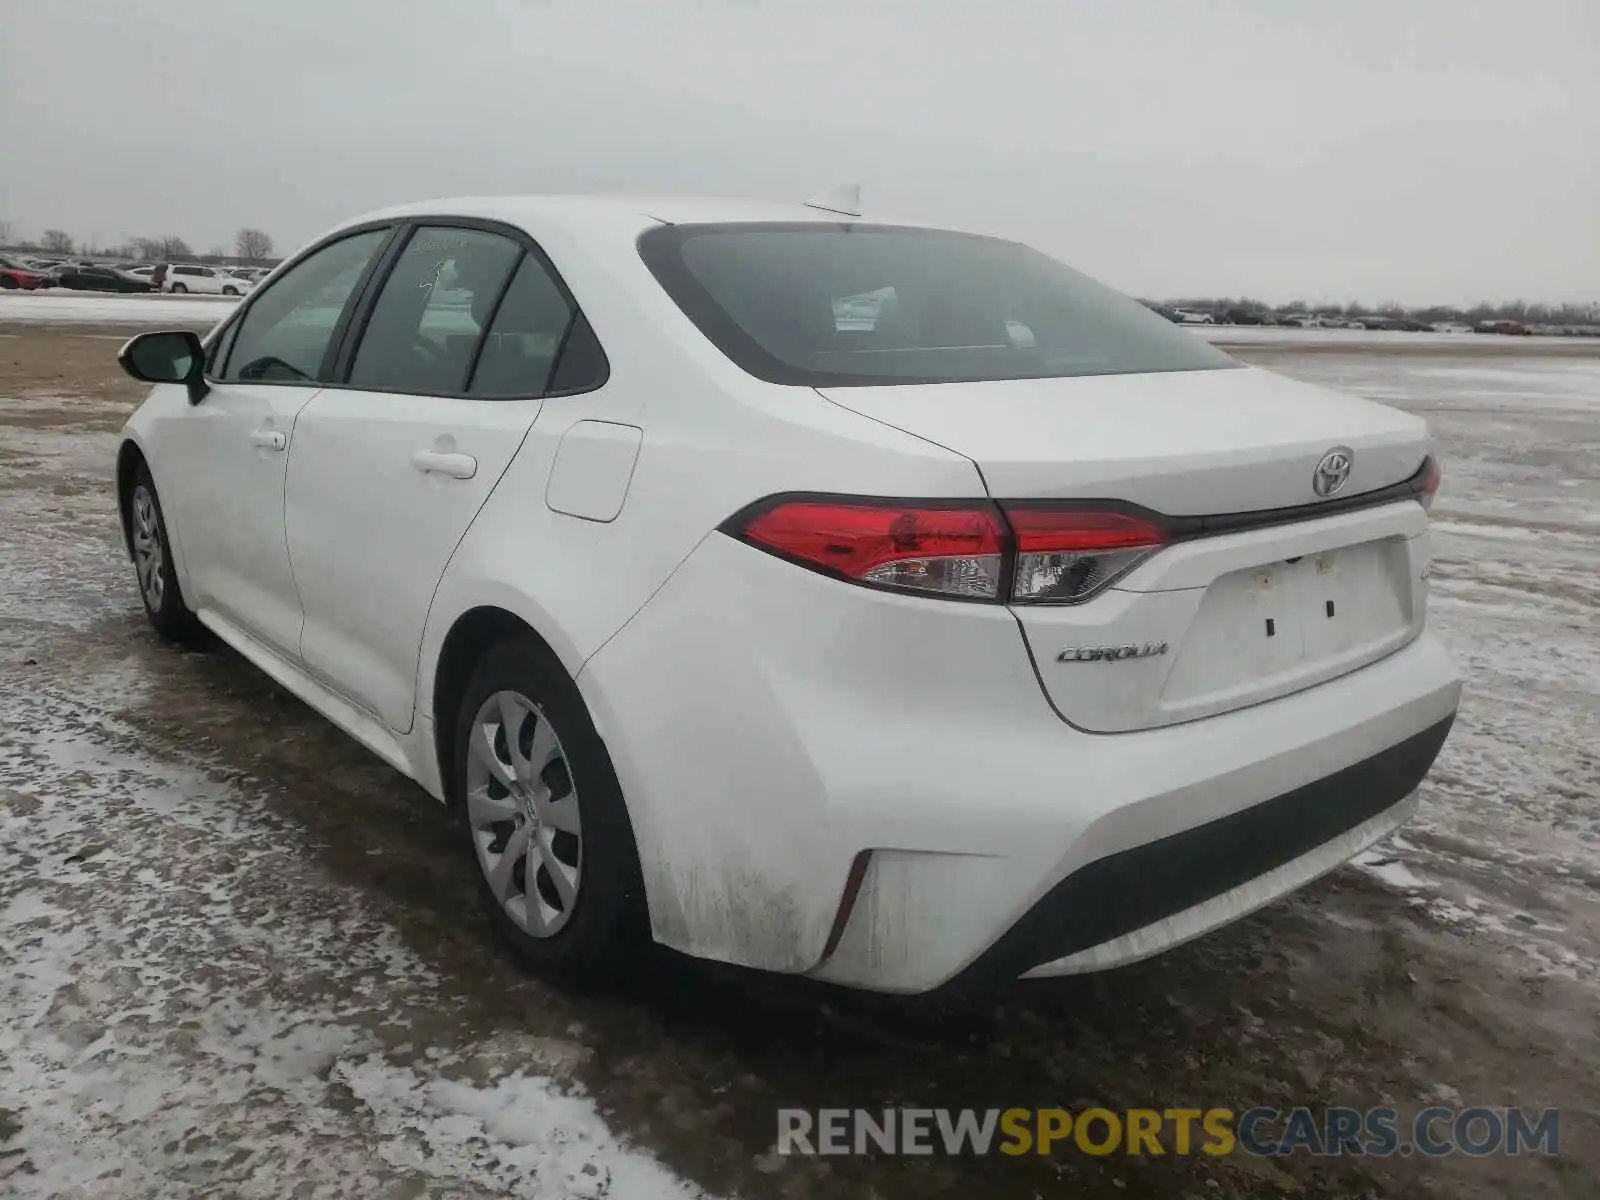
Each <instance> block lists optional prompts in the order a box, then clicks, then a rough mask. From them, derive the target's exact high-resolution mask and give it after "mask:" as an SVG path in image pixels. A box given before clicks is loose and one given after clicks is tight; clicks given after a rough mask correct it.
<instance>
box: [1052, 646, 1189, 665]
mask: <svg viewBox="0 0 1600 1200" xmlns="http://www.w3.org/2000/svg"><path fill="white" fill-rule="evenodd" d="M1166 652H1167V644H1166V643H1165V642H1143V643H1140V644H1138V645H1131V646H1068V647H1067V648H1066V649H1065V650H1063V651H1062V652H1061V653H1060V654H1058V655H1056V661H1057V662H1123V661H1125V660H1127V659H1130V658H1154V657H1155V656H1156V655H1158V654H1165V653H1166Z"/></svg>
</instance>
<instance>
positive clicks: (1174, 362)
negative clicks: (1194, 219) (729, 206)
mask: <svg viewBox="0 0 1600 1200" xmlns="http://www.w3.org/2000/svg"><path fill="white" fill-rule="evenodd" d="M639 251H640V254H641V255H642V256H643V258H644V261H645V264H646V265H647V266H648V267H649V268H650V270H651V272H652V274H654V275H655V277H656V279H657V280H658V281H659V282H660V283H661V285H662V287H663V288H664V289H665V290H666V291H667V293H668V294H669V295H670V296H671V297H672V298H673V300H674V301H676V302H677V304H678V306H679V307H680V308H682V309H683V310H684V312H685V313H686V314H687V315H688V316H689V318H690V319H691V320H693V321H694V322H695V324H696V325H698V326H699V328H700V330H701V332H703V333H704V334H705V335H706V336H707V337H708V338H710V339H711V341H712V342H713V343H714V344H715V345H716V346H717V347H718V348H719V349H720V350H721V351H722V352H723V353H724V354H726V355H727V356H728V357H729V358H730V359H732V360H733V361H734V362H735V363H737V364H738V365H739V366H740V367H742V368H743V369H744V370H746V371H748V372H749V373H750V374H752V375H755V376H757V377H759V378H761V379H766V380H770V381H772V382H774V383H787V384H802V385H809V386H834V387H841V386H853V385H868V384H895V383H954V382H964V381H976V380H990V379H1040V378H1045V379H1049V378H1064V377H1068V376H1075V375H1120V374H1133V373H1145V372H1156V371H1194V370H1205V369H1212V368H1219V367H1233V366H1238V365H1239V364H1238V363H1236V362H1235V361H1234V360H1233V359H1232V358H1229V357H1228V356H1227V355H1226V354H1224V353H1222V351H1220V350H1217V349H1216V348H1214V347H1213V346H1211V345H1209V344H1207V343H1206V342H1203V341H1201V340H1200V339H1199V338H1197V337H1195V336H1194V335H1193V334H1190V333H1186V332H1184V331H1183V330H1181V329H1178V328H1176V327H1175V326H1173V325H1172V324H1171V323H1170V322H1168V321H1167V320H1165V319H1164V318H1162V317H1160V316H1159V315H1157V314H1155V313H1152V312H1151V311H1150V310H1149V309H1147V308H1145V307H1144V305H1142V304H1139V303H1138V302H1137V301H1135V300H1131V299H1129V298H1128V297H1126V296H1123V295H1121V294H1120V293H1118V292H1116V291H1113V290H1112V289H1111V288H1108V287H1106V286H1105V285H1103V284H1100V283H1096V282H1095V281H1094V280H1092V279H1090V278H1088V277H1087V276H1085V275H1081V274H1079V273H1078V272H1077V271H1074V270H1072V269H1071V268H1070V267H1067V266H1065V265H1063V264H1062V263H1059V262H1057V261H1056V260H1055V259H1052V258H1050V257H1048V256H1046V255H1044V254H1041V253H1040V252H1038V251H1037V250H1033V249H1031V248H1029V247H1027V246H1023V245H1020V244H1019V243H1016V242H1008V241H1003V240H1001V239H998V238H989V237H979V236H976V235H972V234H963V233H951V232H946V231H942V230H934V229H918V228H908V227H901V226H887V225H846V224H837V225H836V224H832V223H822V222H817V223H794V224H777V223H746V224H728V225H663V226H660V227H658V228H655V229H651V230H649V231H648V232H646V233H645V234H643V235H642V236H641V237H640V239H639Z"/></svg>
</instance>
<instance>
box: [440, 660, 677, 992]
mask: <svg viewBox="0 0 1600 1200" xmlns="http://www.w3.org/2000/svg"><path fill="white" fill-rule="evenodd" d="M503 692H516V693H517V694H519V695H521V696H523V697H525V698H526V699H528V700H530V701H532V702H533V704H535V705H536V706H537V707H538V712H537V713H535V714H533V715H532V716H531V717H530V720H533V721H534V722H537V721H539V720H541V719H547V720H548V722H549V725H550V728H551V729H552V730H553V731H554V733H555V735H556V737H557V739H558V740H559V747H560V750H561V753H562V758H561V759H560V760H556V761H564V762H565V764H566V765H565V776H564V778H565V780H567V781H569V784H570V786H569V787H568V792H569V793H570V794H573V795H575V797H576V801H577V807H578V812H579V814H580V818H581V824H582V848H581V860H580V862H581V871H580V874H579V877H578V879H579V883H578V888H577V892H576V897H575V899H574V900H573V902H572V905H571V912H570V915H569V916H568V917H566V918H565V924H564V925H562V926H561V928H560V929H559V931H558V932H555V933H553V934H549V935H548V936H542V937H537V936H532V935H531V934H530V933H528V932H527V931H525V930H524V929H522V928H521V927H519V925H518V924H517V922H516V921H515V920H513V918H512V916H511V914H510V913H509V912H508V911H507V909H506V907H505V906H504V905H503V904H502V902H501V900H500V898H499V897H498V896H497V895H496V894H495V892H494V890H493V888H492V887H491V885H490V883H489V879H488V875H487V868H486V866H485V864H484V862H483V861H482V860H481V859H480V857H479V846H480V842H479V840H478V839H479V836H480V834H479V833H478V832H475V831H474V829H473V823H472V820H471V818H470V816H469V806H468V803H467V788H468V758H469V754H470V753H471V751H470V748H469V740H470V737H471V735H472V733H473V722H474V720H475V718H476V717H477V716H478V713H479V710H480V708H482V707H483V706H484V705H485V703H486V702H487V701H489V699H490V698H491V697H493V696H495V695H496V694H497V693H503ZM454 738H455V741H454V754H453V756H452V760H451V761H452V764H453V767H452V778H451V780H450V790H449V795H450V800H451V802H452V804H453V806H454V807H455V809H456V819H457V825H458V827H459V829H460V835H461V841H462V845H463V849H464V850H465V855H464V857H466V859H467V861H468V863H469V864H470V869H471V870H472V873H473V876H474V878H475V879H476V880H477V884H478V895H479V898H480V900H481V902H482V904H483V907H484V909H485V910H486V911H487V912H488V914H489V917H490V920H491V921H493V922H494V925H495V927H496V928H497V929H498V930H499V931H500V933H501V935H502V936H503V937H504V938H505V939H506V940H507V941H509V942H510V943H511V945H512V947H513V948H514V949H515V950H516V951H517V952H518V954H519V955H520V956H521V957H522V958H523V960H524V961H525V962H527V963H528V964H529V966H531V967H532V968H533V969H534V970H535V971H536V972H537V973H538V974H540V975H542V976H544V977H546V978H549V979H551V980H553V981H556V982H559V983H562V984H566V985H568V986H573V987H580V988H588V987H595V986H600V985H604V984H607V983H610V982H613V981H615V980H617V979H619V978H621V977H622V976H624V975H625V974H626V973H627V971H628V968H629V967H631V966H632V965H634V964H635V963H637V962H638V961H639V959H640V957H641V955H642V952H643V951H644V950H645V949H646V948H647V947H648V944H649V932H648V930H649V922H648V917H647V916H646V909H645V901H644V886H643V881H642V879H641V877H640V872H639V853H638V849H637V848H636V846H635V844H634V838H633V826H632V824H631V822H630V821H629V819H628V810H627V805H626V804H625V802H624V801H623V798H622V788H621V786H620V785H619V784H618V782H617V775H616V771H615V770H614V769H613V768H612V765H611V756H610V755H609V754H608V753H607V752H606V747H605V743H604V742H603V741H602V740H601V738H600V735H599V734H598V733H597V732H596V731H595V727H594V722H593V721H592V720H591V719H590V717H589V711H588V709H587V708H586V707H585V705H584V703H583V698H582V696H581V695H579V692H578V688H577V686H576V685H575V684H574V683H573V682H572V680H571V678H570V677H569V676H568V675H567V673H566V670H565V669H564V668H563V667H562V666H561V663H560V662H559V660H557V659H556V657H555V656H554V654H552V653H551V651H550V650H549V649H548V648H547V647H545V646H544V645H543V644H542V643H540V642H538V641H537V640H535V639H533V638H531V637H528V638H519V639H514V640H511V641H506V642H502V643H500V644H499V645H497V646H495V647H494V648H492V649H491V650H489V651H488V653H486V654H485V655H484V656H483V658H482V659H481V660H480V661H479V663H478V666H477V668H476V669H475V670H474V671H473V672H472V675H471V677H470V678H469V679H468V681H467V686H466V690H465V692H464V693H463V694H462V697H461V703H460V706H459V707H458V709H457V711H456V713H455V727H454ZM555 765H556V763H555V762H554V761H553V762H552V763H551V766H552V767H554V766H555ZM546 774H547V778H548V776H549V772H548V771H547V773H546ZM555 777H556V779H557V780H558V784H557V786H558V787H559V786H560V782H559V781H560V780H562V779H563V776H562V773H561V772H560V771H557V772H555ZM552 791H553V792H554V791H555V789H554V788H553V789H552ZM496 828H497V829H498V830H500V836H502V837H503V836H505V834H506V833H508V832H509V828H510V827H508V826H498V827H496ZM482 836H484V837H488V836H490V835H489V834H488V832H487V831H485V832H484V834H483V835H482ZM533 861H534V860H533V857H532V855H531V852H530V857H529V858H528V860H527V862H528V863H532V862H533ZM526 869H527V868H526V866H524V867H523V875H522V878H523V879H524V880H526ZM539 869H541V868H538V867H535V870H536V871H537V870H539Z"/></svg>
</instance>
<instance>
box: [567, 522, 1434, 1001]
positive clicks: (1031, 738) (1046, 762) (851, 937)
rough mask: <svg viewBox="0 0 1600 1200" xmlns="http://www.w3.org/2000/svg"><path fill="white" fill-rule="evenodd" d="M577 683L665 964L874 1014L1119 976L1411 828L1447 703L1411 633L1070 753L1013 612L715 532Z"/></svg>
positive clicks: (1429, 657)
mask: <svg viewBox="0 0 1600 1200" xmlns="http://www.w3.org/2000/svg"><path fill="white" fill-rule="evenodd" d="M1112 669H1114V668H1112ZM578 682H579V686H580V688H581V689H582V690H583V692H584V695H585V697H586V699H587V700H588V702H589V705H590V708H591V711H592V712H593V713H594V715H595V718H596V722H597V725H599V727H600V731H601V733H602V735H603V736H604V737H605V739H606V743H607V746H608V748H609V749H610V751H611V754H612V759H613V762H614V764H615V766H616V768H617V772H618V776H619V779H620V780H621V782H622V785H623V790H624V794H625V795H626V796H627V799H628V804H629V809H630V813H631V815H632V817H633V821H634V826H635V833H636V837H637V840H638V842H639V847H640V852H641V859H642V866H643V868H644V875H645V885H646V892H647V897H648V901H649V904H650V911H651V920H652V925H653V927H654V930H655V934H656V937H657V939H658V940H659V941H662V942H663V943H665V944H667V945H671V946H674V947H675V948H677V949H680V950H683V951H685V952H687V953H691V954H697V955H701V956H704V957H709V958H715V959H721V960H725V961H731V962H737V963H742V964H745V965H748V966H754V967H762V968H766V969H770V970H779V971H787V972H793V973H807V974H810V975H812V976H814V977H816V978H820V979H825V980H830V981H833V982H837V983H841V984H846V985H850V986H856V987H864V988H870V989H874V990H882V991H894V992H927V991H932V990H936V989H940V988H950V989H957V990H969V989H978V988H982V987H985V986H988V985H989V984H992V983H993V982H995V981H1002V980H1008V979H1014V978H1016V977H1018V976H1020V975H1024V974H1028V973H1052V974H1055V973H1064V972H1072V971H1079V970H1087V969H1098V968H1102V967H1108V966H1113V965H1116V964H1117V963H1120V962H1126V961H1131V960H1133V959H1135V958H1140V957H1144V956H1145V955H1147V954H1150V953H1154V952H1156V951H1157V950H1160V949H1163V948H1165V947H1166V946H1169V945H1173V944H1176V943H1177V942H1180V941H1183V940H1185V939H1187V938H1189V937H1192V936H1195V935H1197V934H1199V933H1202V932H1204V931H1205V930H1206V929H1209V928H1213V927H1215V926H1216V925H1218V924H1221V923H1224V922H1225V921H1227V920H1231V919H1233V918H1234V917H1237V916H1239V915H1242V914H1243V913H1244V912H1246V911H1249V910H1250V909H1251V908H1254V907H1258V906H1259V905H1260V904H1264V903H1267V902H1268V901H1270V900H1271V899H1273V898H1275V897H1276V896H1278V895H1282V894H1283V893H1284V892H1287V891H1289V890H1292V889H1293V888H1294V887H1297V886H1300V884H1302V883H1304V882H1306V881H1307V880H1308V879H1310V878H1313V877H1315V875H1317V874H1320V873H1321V872H1322V871H1325V870H1328V869H1330V868H1331V867H1333V866H1335V865H1337V864H1338V863H1339V862H1342V861H1344V860H1345V859H1346V858H1348V857H1350V856H1351V855H1353V854H1354V853H1356V852H1357V851H1359V850H1360V849H1361V848H1362V846H1364V845H1365V844H1368V843H1370V842H1371V841H1373V840H1376V839H1378V838H1380V837H1382V836H1383V835H1384V834H1386V833H1387V832H1389V830H1391V829H1392V828H1394V827H1395V826H1396V825H1397V824H1399V823H1400V822H1401V821H1403V820H1404V819H1405V818H1406V817H1407V816H1409V814H1410V811H1411V802H1409V801H1408V800H1407V799H1406V797H1407V796H1408V794H1409V793H1410V792H1411V791H1412V790H1413V789H1414V788H1415V786H1416V784H1417V783H1418V781H1419V780H1420V779H1421V778H1422V776H1423V774H1425V772H1426V771H1427V769H1428V766H1429V765H1430V764H1431V762H1432V760H1433V758H1434V755H1435V754H1436V753H1437V751H1438V748H1439V746H1440V744H1441V743H1442V741H1443V739H1444V736H1445V733H1446V732H1447V731H1448V728H1449V725H1450V721H1451V719H1452V718H1453V716H1454V713H1455V711H1456V707H1457V704H1458V701H1459V693H1460V682H1459V676H1458V673H1457V671H1456V668H1455V666H1454V664H1453V663H1452V662H1451V660H1450V657H1449V655H1448V654H1447V653H1446V651H1445V650H1444V648H1443V646H1442V645H1441V644H1440V643H1439V642H1438V640H1437V639H1436V638H1434V637H1433V636H1432V635H1431V634H1428V633H1426V632H1424V633H1423V634H1421V636H1419V637H1417V638H1416V639H1414V640H1413V641H1411V642H1410V643H1409V644H1407V645H1406V646H1404V647H1403V648H1401V649H1399V650H1397V651H1396V652H1394V653H1393V654H1391V655H1389V656H1388V657H1386V658H1384V659H1382V660H1380V661H1378V662H1375V663H1371V664H1369V665H1367V666H1365V667H1362V668H1360V669H1359V670H1356V671H1353V672H1351V673H1349V674H1348V675H1345V676H1342V677H1340V678H1338V679H1334V680H1330V681H1328V682H1326V683H1322V684H1319V685H1318V686H1315V687H1311V688H1308V689H1306V690H1304V691H1302V692H1298V693H1295V694H1294V695H1290V696H1285V697H1281V698H1279V699H1275V700H1271V701H1268V702H1265V703H1262V704H1258V705H1255V706H1253V707H1250V708H1246V709H1240V710H1237V711H1234V712H1230V713H1225V714H1221V715H1218V716H1213V717H1207V718H1204V719H1201V720H1195V721H1190V722H1187V723H1184V724H1179V725H1172V726H1166V727H1163V728H1158V729H1151V730H1145V731H1141V732H1134V733H1118V734H1091V733H1084V732H1082V731H1079V730H1076V729H1073V728H1072V727H1070V726H1066V725H1064V724H1063V723H1062V722H1061V721H1060V720H1059V719H1058V718H1057V717H1056V715H1055V713H1054V712H1053V711H1052V710H1051V709H1050V707H1049V705H1048V704H1047V703H1046V701H1045V699H1044V696H1043V694H1042V693H1041V691H1040V689H1039V686H1038V682H1037V679H1036V677H1035V675H1034V669H1033V665H1032V663H1031V661H1030V660H1029V658H1028V654H1027V651H1026V648H1025V646H1024V643H1023V640H1022V637H1021V635H1020V632H1019V630H1018V628H1017V625H1016V623H1015V621H1014V619H1013V618H1012V617H1011V616H1010V614H1009V613H1008V612H1007V611H1006V610H1004V609H1002V608H999V607H996V606H985V605H962V604H957V603H952V602H949V601H942V600H930V599H923V598H919V597H914V596H898V595H893V594H887V593H881V592H871V591H867V590H865V589H861V588H853V587H850V586H848V585H846V584H841V583H839V582H837V581H834V580H830V579H825V578H822V577H820V576H818V575H815V574H812V573H810V572H806V571H803V570H800V569H798V568H796V567H795V566H793V565H792V564H789V563H785V562H782V561H780V560H778V559H776V558H774V557H772V556H770V555H765V554H762V553H761V552H759V551H756V550H753V549H751V548H749V547H747V546H743V545H740V544H738V543H735V542H733V541H732V540H731V539H727V538H724V537H722V536H720V535H715V536H713V537H711V538H709V539H707V541H706V542H704V543H703V544H702V545H701V547H700V548H699V549H698V550H697V551H696V552H695V553H694V554H693V555H691V556H690V559H689V560H688V561H687V562H686V563H685V564H684V565H683V567H682V568H680V570H679V571H678V573H677V574H676V575H675V576H674V577H673V578H672V579H671V580H669V581H668V583H667V584H666V585H664V586H663V587H662V589H661V590H660V591H659V592H658V593H657V595H656V596H655V597H654V598H653V599H652V600H651V601H650V603H648V604H647V605H646V606H645V608H644V609H643V610H642V611H641V612H640V613H639V614H638V615H637V616H636V617H635V618H634V619H633V620H632V621H631V622H630V623H629V624H628V625H627V626H625V627H624V629H623V630H622V631H620V632H619V633H618V634H617V635H616V636H615V637H614V638H613V639H612V640H611V641H610V642H609V643H607V645H606V646H604V647H603V648H602V649H601V650H600V651H599V652H598V653H597V654H596V655H595V656H594V657H593V658H592V659H591V660H590V661H589V663H588V664H586V666H585V667H584V669H583V670H582V671H581V672H580V673H579V677H578Z"/></svg>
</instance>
